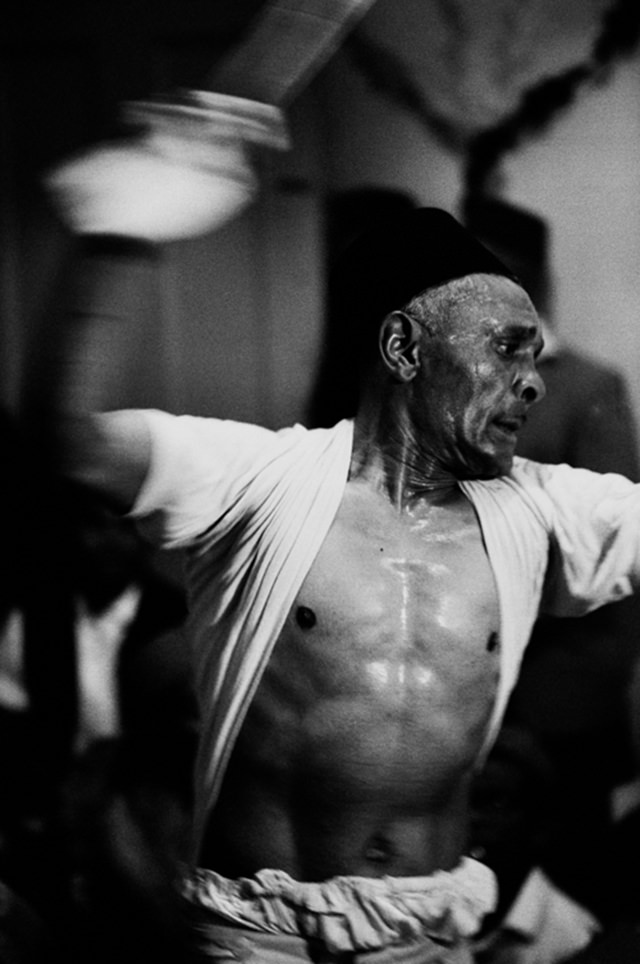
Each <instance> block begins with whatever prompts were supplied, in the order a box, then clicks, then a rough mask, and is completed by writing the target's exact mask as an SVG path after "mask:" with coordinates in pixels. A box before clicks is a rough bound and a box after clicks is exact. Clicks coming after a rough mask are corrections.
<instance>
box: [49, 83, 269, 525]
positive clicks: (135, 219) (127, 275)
mask: <svg viewBox="0 0 640 964" xmlns="http://www.w3.org/2000/svg"><path fill="white" fill-rule="evenodd" d="M130 113H131V119H132V120H133V121H134V123H135V124H136V125H138V129H139V133H138V134H136V136H132V137H131V138H130V139H128V140H123V141H122V142H118V143H108V144H103V145H99V146H97V147H96V148H94V149H92V150H90V151H88V152H86V153H85V154H83V155H80V156H78V157H75V158H72V159H70V160H68V161H66V162H64V163H63V164H61V165H60V166H59V167H58V168H57V169H56V170H54V171H53V172H51V174H50V175H49V176H48V178H47V181H46V187H47V189H48V191H49V193H50V196H51V198H52V200H53V202H54V206H55V208H56V209H57V211H58V213H59V215H60V217H61V219H62V220H63V222H64V223H65V224H66V225H67V227H68V228H70V230H71V234H72V251H71V257H70V259H69V264H68V265H66V266H65V271H64V277H63V278H62V279H61V280H60V283H59V285H58V287H57V291H56V293H55V296H54V298H53V303H52V307H51V310H50V311H49V312H48V318H47V326H46V328H47V330H46V331H45V332H43V333H42V334H41V336H40V339H39V345H38V358H37V360H36V363H35V365H34V366H33V369H34V370H33V372H32V374H31V378H30V383H31V384H32V385H34V386H38V388H37V389H36V391H35V392H34V393H33V397H32V398H31V403H30V408H31V410H32V412H33V410H35V409H37V410H38V412H37V416H36V421H37V420H38V419H40V420H41V421H42V422H43V423H47V422H48V423H49V426H52V431H51V432H50V435H51V437H53V438H54V439H55V442H54V448H55V456H56V461H57V463H58V466H59V469H61V471H62V472H63V474H64V475H65V476H68V477H71V478H73V479H75V480H77V481H80V482H83V483H85V484H88V485H90V486H92V487H93V488H95V489H97V490H98V491H99V492H101V493H102V494H103V495H105V496H106V497H108V498H109V499H110V500H111V501H112V502H114V503H116V504H117V505H118V506H119V507H120V508H121V509H123V510H125V511H126V510H127V509H129V508H130V507H131V506H132V504H133V502H134V501H135V498H136V496H137V493H138V491H139V489H140V486H141V485H142V483H143V481H144V479H145V477H146V474H147V469H148V466H149V460H150V439H149V437H148V432H147V427H146V420H145V418H144V416H143V415H142V414H141V413H140V412H136V411H133V410H125V411H115V412H111V411H109V409H110V408H112V407H113V404H112V402H111V401H110V399H112V398H113V393H112V392H110V387H111V388H112V387H113V385H114V382H115V384H117V371H118V361H119V359H123V358H124V357H125V353H126V351H127V343H128V334H129V330H130V328H131V325H132V324H134V322H135V318H136V316H137V315H138V314H139V312H140V307H141V305H145V304H148V303H149V300H150V299H151V298H152V297H153V293H154V287H155V279H156V271H157V261H158V259H159V257H160V256H161V251H162V246H163V244H165V243H167V242H173V241H178V240H180V239H183V238H189V237H195V236H198V235H203V234H206V233H209V232H212V231H215V230H216V229H217V228H218V227H220V226H221V225H222V224H224V223H225V222H227V221H228V220H230V219H231V218H233V217H235V216H236V215H237V214H238V213H239V212H240V211H241V210H242V209H243V208H244V207H245V206H246V205H247V204H248V203H250V201H251V200H252V199H253V197H254V196H255V194H256V192H257V183H256V178H255V176H254V173H253V163H252V162H253V154H252V152H253V151H254V149H255V147H256V146H273V147H283V146H285V143H286V140H285V135H284V130H283V125H282V120H281V115H280V113H279V111H277V110H276V109H275V108H271V107H269V106H268V105H265V104H260V103H255V102H252V101H247V100H244V99H241V98H235V97H226V96H224V97H218V96H217V95H212V94H192V95H188V96H184V97H182V98H181V99H180V100H178V101H176V102H175V103H166V102H165V103H162V102H158V103H153V104H148V105H144V104H143V105H132V106H131V107H130Z"/></svg>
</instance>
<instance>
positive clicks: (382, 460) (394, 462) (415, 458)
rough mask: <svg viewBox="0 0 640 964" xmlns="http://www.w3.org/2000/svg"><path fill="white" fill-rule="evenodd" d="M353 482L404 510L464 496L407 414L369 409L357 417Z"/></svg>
mask: <svg viewBox="0 0 640 964" xmlns="http://www.w3.org/2000/svg"><path fill="white" fill-rule="evenodd" d="M349 478H350V480H352V481H356V480H357V481H361V482H365V483H367V484H368V485H370V486H371V487H372V488H375V489H377V490H378V491H379V492H381V493H382V494H384V495H385V496H386V498H388V499H389V501H390V502H391V503H392V504H393V505H394V506H396V507H397V508H398V509H399V510H403V509H408V508H411V506H412V505H414V504H415V503H416V502H417V501H428V502H432V503H433V504H440V503H442V502H446V501H448V500H449V499H450V498H451V497H452V496H456V497H457V496H458V495H459V491H460V490H459V486H458V480H457V479H456V477H455V476H454V475H453V474H452V473H451V472H450V471H448V470H447V469H446V468H445V467H444V466H443V465H442V463H441V462H440V461H439V460H438V459H437V458H436V456H435V455H434V453H433V452H431V451H430V449H429V446H428V444H425V443H424V442H421V441H420V440H419V439H418V438H417V433H416V432H415V430H414V428H413V426H412V425H411V423H410V421H409V419H408V417H407V416H406V414H403V413H402V412H394V411H393V406H389V407H388V408H387V407H385V409H384V410H383V409H381V408H373V409H371V408H366V409H364V410H363V411H362V412H361V413H359V414H358V416H357V417H356V419H355V427H354V444H353V454H352V458H351V467H350V474H349Z"/></svg>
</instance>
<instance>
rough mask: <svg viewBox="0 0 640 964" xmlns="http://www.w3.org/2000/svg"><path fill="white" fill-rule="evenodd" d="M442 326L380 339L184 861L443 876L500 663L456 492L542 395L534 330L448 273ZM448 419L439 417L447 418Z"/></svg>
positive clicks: (507, 293) (484, 576)
mask: <svg viewBox="0 0 640 964" xmlns="http://www.w3.org/2000/svg"><path fill="white" fill-rule="evenodd" d="M460 293H461V297H460V298H458V300H456V301H455V302H454V303H452V305H451V306H450V310H449V312H448V322H447V325H446V328H445V329H444V330H443V331H442V332H441V333H439V334H436V335H434V334H433V333H430V334H429V335H428V336H427V335H426V334H425V332H424V330H423V329H422V328H421V326H420V325H418V324H416V323H415V322H414V321H412V319H411V318H410V317H409V316H408V315H405V314H404V313H398V316H397V317H393V316H390V319H389V323H388V325H387V328H386V335H384V336H383V338H382V345H383V348H382V352H381V354H382V358H383V362H382V371H383V375H384V377H385V378H386V383H385V384H384V390H383V391H381V390H380V384H379V378H380V377H381V376H380V372H378V380H377V381H376V382H375V385H374V391H372V392H371V393H370V394H369V396H368V397H367V395H366V393H365V401H364V403H363V408H362V410H361V412H360V413H359V415H358V418H357V419H356V434H355V443H354V456H353V460H352V467H351V475H350V479H349V481H348V483H347V486H346V489H345V493H344V496H343V499H342V503H341V505H340V508H339V510H338V513H337V516H336V518H335V520H334V522H333V525H332V527H331V529H330V531H329V534H328V536H327V538H326V539H325V542H324V544H323V546H322V548H321V550H320V552H319V554H318V556H317V557H316V559H315V562H314V564H313V566H312V568H311V570H310V572H309V573H308V575H307V578H306V580H305V581H304V583H303V585H302V587H301V590H300V592H299V595H298V598H297V600H296V602H295V603H294V605H293V607H292V609H291V611H290V613H289V615H288V618H287V621H286V624H285V626H284V629H283V631H282V633H281V636H280V638H279V640H278V641H277V643H276V646H275V649H274V652H273V654H272V657H271V659H270V662H269V665H268V667H267V669H266V671H265V674H264V676H263V678H262V680H261V683H260V686H259V688H258V691H257V694H256V696H255V698H254V700H253V703H252V705H251V707H250V709H249V711H248V714H247V717H246V719H245V722H244V724H243V727H242V729H241V732H240V735H239V737H238V740H237V741H236V744H235V747H234V749H233V753H232V756H231V760H230V763H229V767H228V770H227V773H226V775H225V779H224V782H223V786H222V790H221V794H220V797H219V799H218V801H217V804H216V806H215V808H214V811H213V813H212V814H211V817H210V821H209V826H208V830H207V833H206V835H205V841H204V845H203V849H202V852H201V854H200V858H199V863H201V865H203V866H206V867H209V868H211V869H213V870H216V871H218V872H219V873H221V874H223V875H225V876H227V877H232V878H235V877H241V876H249V875H251V874H253V873H255V872H256V871H258V870H261V869H263V868H266V867H271V868H278V869H281V870H284V871H286V872H288V873H289V874H291V875H292V876H293V877H295V878H297V879H298V880H306V881H314V880H323V879H326V878H329V877H332V876H334V875H339V874H356V875H361V876H381V875H385V874H391V875H397V876H404V875H406V876H413V875H421V874H430V873H432V872H434V871H435V870H438V869H451V868H452V867H453V866H455V865H456V864H457V863H458V861H459V859H460V857H461V855H462V854H463V853H464V850H465V847H466V845H467V842H468V838H467V835H468V826H467V821H468V816H467V811H468V791H469V782H470V779H471V775H472V770H473V764H474V762H475V760H476V758H477V755H478V753H479V750H480V748H481V745H482V741H483V738H484V735H485V732H486V727H487V724H488V721H489V717H490V713H491V710H492V707H493V703H494V699H495V695H496V688H497V682H498V666H499V651H500V645H499V644H500V640H499V630H500V626H499V611H498V600H497V594H496V587H495V583H494V579H493V574H492V571H491V568H490V565H489V562H488V558H487V555H486V552H485V548H484V545H483V541H482V535H481V532H480V528H479V524H478V521H477V518H476V516H475V513H474V511H473V509H472V507H471V505H470V504H469V502H468V501H467V500H466V498H465V496H464V495H463V494H462V492H461V490H460V488H459V486H458V484H457V480H458V479H459V478H461V477H465V478H466V477H469V475H476V476H477V475H478V474H480V473H481V474H483V475H486V476H491V475H497V474H499V473H501V472H504V471H507V470H508V468H509V466H510V464H511V460H512V458H513V451H514V448H515V442H516V439H517V429H518V427H519V426H520V425H521V424H522V422H523V420H524V418H525V415H526V410H527V409H528V407H529V405H531V404H532V403H533V402H534V401H535V400H536V399H537V398H539V397H541V395H542V394H543V392H544V386H543V385H542V383H541V381H540V378H539V376H538V375H537V373H536V370H535V357H536V355H537V353H538V352H539V350H540V347H541V341H540V332H539V325H538V320H537V317H536V315H535V312H534V310H533V307H532V306H531V303H530V302H529V300H528V298H527V297H526V295H525V294H524V292H523V291H522V290H521V289H520V288H519V287H518V286H516V285H515V284H513V283H512V282H510V281H508V280H507V279H505V278H500V277H492V276H473V277H472V278H471V279H464V284H463V285H462V286H461V292H460ZM445 413H446V418H445V417H444V415H445Z"/></svg>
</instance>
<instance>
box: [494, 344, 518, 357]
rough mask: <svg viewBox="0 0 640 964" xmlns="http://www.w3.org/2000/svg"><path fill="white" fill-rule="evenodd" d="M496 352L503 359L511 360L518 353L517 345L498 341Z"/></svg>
mask: <svg viewBox="0 0 640 964" xmlns="http://www.w3.org/2000/svg"><path fill="white" fill-rule="evenodd" d="M496 351H497V352H498V354H499V355H502V356H503V357H504V358H511V356H512V355H515V354H516V352H517V351H518V345H517V344H516V343H515V342H511V341H500V342H498V344H497V345H496Z"/></svg>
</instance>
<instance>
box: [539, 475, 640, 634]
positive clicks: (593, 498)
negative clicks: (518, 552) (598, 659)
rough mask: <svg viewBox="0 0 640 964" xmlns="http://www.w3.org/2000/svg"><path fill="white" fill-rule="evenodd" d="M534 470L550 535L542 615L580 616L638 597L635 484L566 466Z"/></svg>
mask: <svg viewBox="0 0 640 964" xmlns="http://www.w3.org/2000/svg"><path fill="white" fill-rule="evenodd" d="M532 464H533V463H530V465H532ZM535 471H536V472H537V474H538V475H539V477H540V480H541V481H542V483H543V491H544V496H545V499H546V500H547V504H546V507H545V514H546V515H547V519H548V526H549V535H550V550H549V566H548V572H547V579H546V586H545V593H544V597H543V606H542V608H543V610H544V611H545V612H547V613H549V614H550V615H556V616H579V615H582V614H584V613H586V612H589V611H591V610H592V609H596V608H598V607H599V606H602V605H605V604H606V603H610V602H615V601H616V600H618V599H623V598H625V597H626V596H629V595H631V594H632V593H634V592H637V591H638V590H639V589H640V485H638V484H634V483H633V482H631V481H630V480H629V479H627V478H625V477H624V476H622V475H617V474H614V473H607V474H600V473H598V472H591V471H589V470H587V469H575V468H572V467H571V466H568V465H558V466H555V465H554V466H551V465H538V466H536V467H535Z"/></svg>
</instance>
